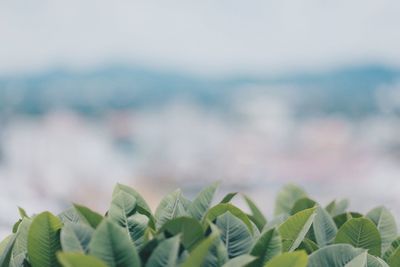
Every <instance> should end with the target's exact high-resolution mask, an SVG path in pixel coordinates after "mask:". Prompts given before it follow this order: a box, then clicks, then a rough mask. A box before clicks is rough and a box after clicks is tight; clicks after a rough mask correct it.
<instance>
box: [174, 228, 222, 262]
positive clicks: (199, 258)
mask: <svg viewBox="0 0 400 267" xmlns="http://www.w3.org/2000/svg"><path fill="white" fill-rule="evenodd" d="M216 238H218V235H217V234H215V233H212V234H211V235H209V236H208V237H207V238H205V239H203V240H202V241H201V242H200V243H199V244H198V245H197V246H196V247H195V248H194V249H193V250H192V251H191V252H190V254H189V257H188V258H187V259H186V260H185V261H184V262H183V264H182V265H181V267H201V266H202V265H203V263H204V262H205V260H206V256H207V253H208V252H209V250H210V248H211V246H212V244H213V242H214V240H215V239H216Z"/></svg>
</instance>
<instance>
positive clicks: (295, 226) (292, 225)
mask: <svg viewBox="0 0 400 267" xmlns="http://www.w3.org/2000/svg"><path fill="white" fill-rule="evenodd" d="M315 210H316V208H315V207H314V208H311V209H306V210H303V211H300V212H298V213H296V214H295V215H292V216H290V217H289V218H288V219H287V220H286V221H285V222H284V223H282V224H281V225H280V226H279V228H278V231H279V233H280V235H281V238H282V248H283V251H284V252H287V251H294V250H295V249H296V248H297V247H298V246H299V245H300V243H301V242H302V241H303V239H304V237H305V236H306V234H307V232H308V230H309V229H310V227H311V225H312V223H313V220H314V217H315Z"/></svg>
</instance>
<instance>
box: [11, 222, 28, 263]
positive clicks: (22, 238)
mask: <svg viewBox="0 0 400 267" xmlns="http://www.w3.org/2000/svg"><path fill="white" fill-rule="evenodd" d="M31 223H32V219H31V218H29V217H24V218H23V219H22V221H21V224H20V225H19V227H18V231H17V238H16V240H15V244H14V248H13V250H12V255H11V260H10V265H11V266H13V267H15V266H23V263H24V261H25V260H26V258H27V254H28V233H29V228H30V226H31Z"/></svg>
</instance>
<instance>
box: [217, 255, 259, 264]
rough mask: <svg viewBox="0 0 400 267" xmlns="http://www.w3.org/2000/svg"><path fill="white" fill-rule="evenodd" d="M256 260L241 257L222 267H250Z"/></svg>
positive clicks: (246, 256) (248, 256) (249, 256)
mask: <svg viewBox="0 0 400 267" xmlns="http://www.w3.org/2000/svg"><path fill="white" fill-rule="evenodd" d="M255 259H256V258H255V257H253V256H251V255H248V254H245V255H241V256H239V257H236V258H233V259H230V260H229V261H227V262H226V263H225V264H224V265H222V267H244V266H249V264H251V262H252V261H254V260H255Z"/></svg>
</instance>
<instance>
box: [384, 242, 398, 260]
mask: <svg viewBox="0 0 400 267" xmlns="http://www.w3.org/2000/svg"><path fill="white" fill-rule="evenodd" d="M399 247H400V237H398V238H396V239H395V240H393V242H392V243H391V244H390V247H389V248H388V249H387V250H386V251H385V253H384V254H383V256H382V259H384V260H385V261H388V259H389V258H390V257H391V256H392V255H393V254H394V253H395V251H396V250H397V248H399Z"/></svg>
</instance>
